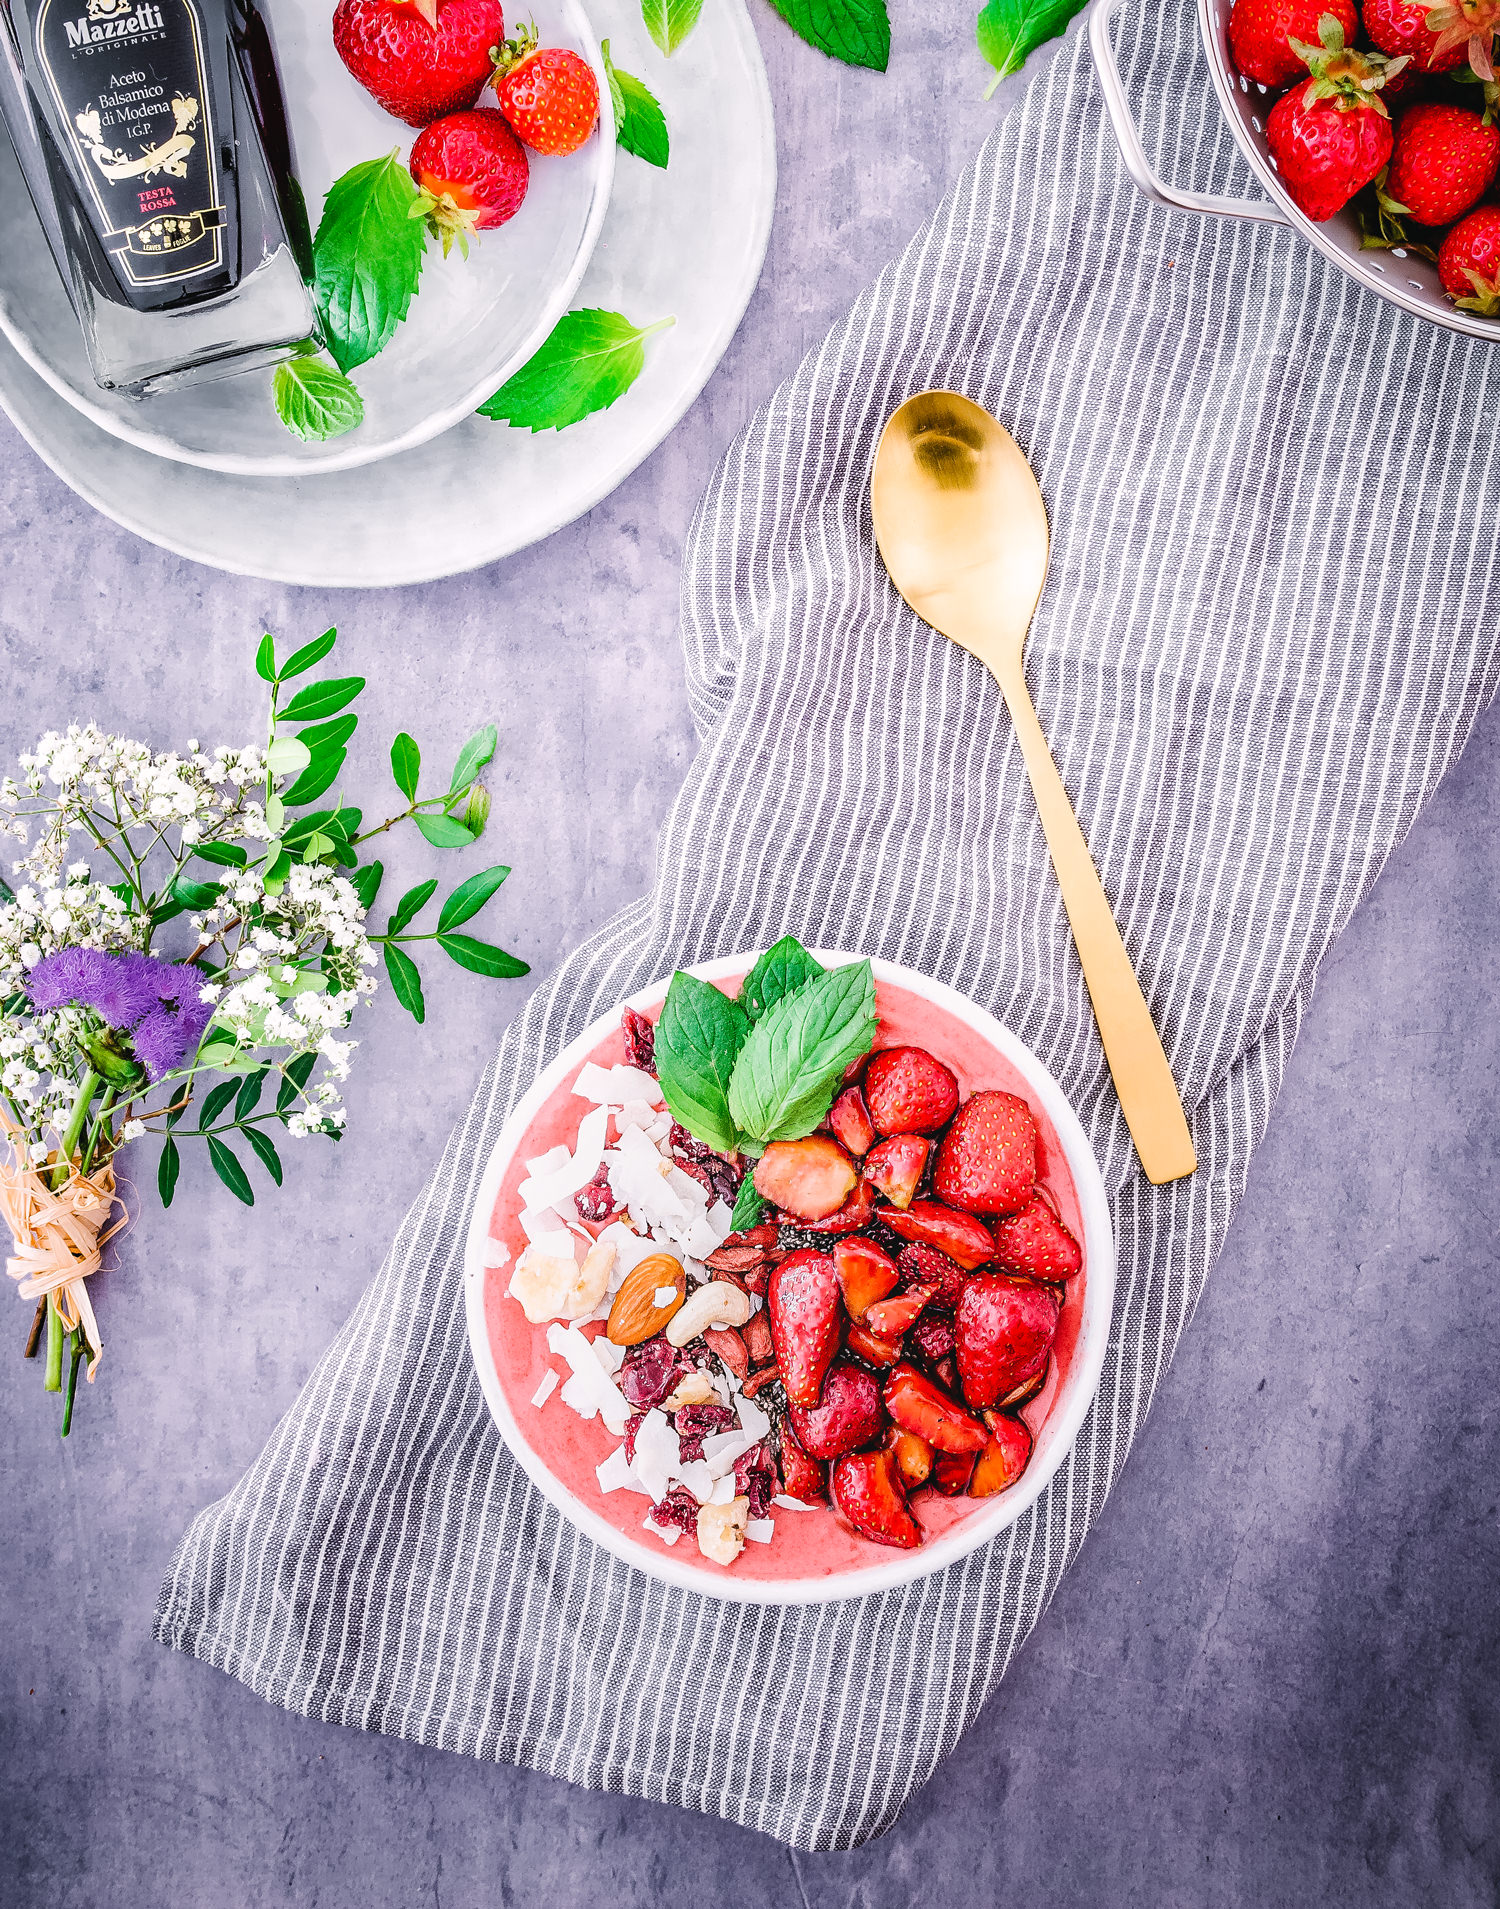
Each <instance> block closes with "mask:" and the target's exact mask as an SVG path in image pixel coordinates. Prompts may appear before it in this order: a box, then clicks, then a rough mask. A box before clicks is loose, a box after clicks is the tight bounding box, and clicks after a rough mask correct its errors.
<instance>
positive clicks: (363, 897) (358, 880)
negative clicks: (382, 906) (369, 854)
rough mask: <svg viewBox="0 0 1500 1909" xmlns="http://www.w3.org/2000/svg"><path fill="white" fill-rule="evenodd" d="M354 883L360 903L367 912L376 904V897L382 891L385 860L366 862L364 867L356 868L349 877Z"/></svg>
mask: <svg viewBox="0 0 1500 1909" xmlns="http://www.w3.org/2000/svg"><path fill="white" fill-rule="evenodd" d="M349 879H350V881H351V882H353V884H354V892H355V894H356V895H358V896H359V905H360V907H361V908H363V909H364V911H365V913H366V914H369V912H370V910H371V909H372V908H373V907H374V906H375V897H376V896H377V895H378V894H379V893H380V884H381V882H382V881H383V880H384V879H385V863H384V862H366V863H365V865H364V867H363V868H357V869H355V871H354V873H353V874H352V875H351V876H350V877H349Z"/></svg>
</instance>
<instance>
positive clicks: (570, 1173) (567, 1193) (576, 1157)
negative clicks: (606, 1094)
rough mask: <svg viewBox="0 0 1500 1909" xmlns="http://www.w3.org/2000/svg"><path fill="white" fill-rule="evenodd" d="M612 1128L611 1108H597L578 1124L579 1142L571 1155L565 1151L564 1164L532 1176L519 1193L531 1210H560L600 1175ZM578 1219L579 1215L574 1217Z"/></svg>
mask: <svg viewBox="0 0 1500 1909" xmlns="http://www.w3.org/2000/svg"><path fill="white" fill-rule="evenodd" d="M608 1127H609V1108H608V1107H595V1108H593V1109H591V1110H590V1112H588V1113H586V1114H585V1115H584V1117H583V1119H582V1120H580V1121H579V1123H578V1140H577V1143H576V1145H575V1147H574V1149H573V1152H572V1153H571V1154H570V1153H569V1152H568V1150H567V1148H566V1147H564V1148H563V1149H562V1154H563V1158H562V1161H561V1162H560V1163H559V1164H558V1165H556V1166H552V1167H549V1168H548V1169H547V1171H546V1172H544V1173H533V1174H532V1176H531V1178H530V1179H529V1180H523V1181H522V1182H521V1184H520V1186H519V1187H518V1188H517V1189H516V1192H517V1195H518V1196H519V1198H520V1199H521V1200H522V1201H523V1202H524V1203H525V1204H526V1206H528V1207H544V1206H557V1205H559V1204H560V1203H561V1202H562V1201H564V1200H571V1199H572V1197H573V1195H574V1194H575V1193H578V1192H580V1191H581V1190H582V1189H583V1188H584V1187H586V1186H587V1185H588V1183H589V1181H590V1180H592V1179H593V1177H594V1175H595V1174H596V1173H597V1172H598V1171H599V1165H600V1162H601V1161H602V1160H603V1158H604V1138H605V1134H606V1132H607V1131H608ZM574 1217H575V1218H576V1217H577V1215H576V1212H575V1214H574Z"/></svg>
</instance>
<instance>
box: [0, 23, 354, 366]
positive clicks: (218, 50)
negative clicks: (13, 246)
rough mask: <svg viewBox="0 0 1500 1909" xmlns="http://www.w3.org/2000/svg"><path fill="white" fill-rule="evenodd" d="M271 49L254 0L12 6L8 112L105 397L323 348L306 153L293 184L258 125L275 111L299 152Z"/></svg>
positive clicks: (3, 56)
mask: <svg viewBox="0 0 1500 1909" xmlns="http://www.w3.org/2000/svg"><path fill="white" fill-rule="evenodd" d="M268 49H269V40H268V37H267V35H266V33H265V28H264V23H263V22H262V21H261V20H260V17H259V15H258V14H256V13H255V11H254V8H253V4H251V0H0V112H3V116H4V118H5V122H6V126H7V128H8V130H9V132H10V135H11V143H12V144H13V145H14V146H15V148H16V153H17V157H18V159H19V160H20V163H21V168H22V171H23V173H24V175H25V177H26V182H27V185H28V187H29V188H30V191H31V195H32V198H33V199H34V201H35V202H36V206H37V210H38V213H39V214H40V216H41V220H42V225H43V229H44V230H45V232H46V234H47V237H48V239H49V241H50V242H51V245H52V250H53V253H54V256H55V257H56V258H57V263H58V267H59V269H60V271H61V272H62V276H63V282H64V284H65V285H66V287H67V289H68V291H69V294H70V296H71V297H72V300H73V304H74V308H75V310H76V311H77V314H78V317H79V320H80V322H81V324H82V326H83V330H84V336H85V341H86V343H87V345H88V348H89V355H90V360H91V366H92V370H93V373H94V377H95V379H96V380H97V381H98V383H100V384H101V385H104V386H106V387H114V388H123V389H125V390H127V391H130V392H133V393H144V392H146V391H150V390H155V389H159V388H161V387H162V386H164V385H168V384H174V383H181V382H184V381H187V380H190V379H193V378H201V377H221V376H224V375H226V374H227V373H229V372H231V371H237V370H241V369H246V368H249V367H250V366H253V365H264V364H267V363H271V362H274V361H275V360H276V359H277V358H279V357H283V356H285V355H287V353H288V351H289V350H290V349H291V348H292V347H293V346H295V345H296V344H297V343H298V342H300V341H301V340H303V339H306V338H308V337H315V336H316V319H315V316H314V312H313V308H312V304H311V301H310V299H309V298H308V296H307V292H306V287H305V285H304V284H303V282H302V276H301V272H300V270H299V268H298V264H297V261H296V259H295V257H294V256H293V248H292V246H291V245H290V243H289V241H288V237H287V229H286V226H287V220H286V217H285V216H284V213H283V207H282V204H281V203H280V200H279V198H278V192H280V193H283V194H286V195H288V203H289V209H290V204H291V201H290V194H292V193H294V192H295V184H294V182H291V178H290V170H289V152H288V153H287V170H286V176H285V177H284V178H281V179H278V178H277V177H276V176H274V175H273V172H272V169H271V167H270V166H269V164H268V162H267V157H266V150H265V140H264V138H263V133H262V128H261V126H260V125H259V124H258V123H257V114H256V111H255V106H256V104H257V103H259V105H260V108H261V112H262V113H263V114H267V113H268V114H269V115H270V116H271V117H272V120H273V123H272V124H270V125H268V126H267V127H266V129H265V130H266V131H267V132H269V133H271V134H272V136H273V139H274V141H275V143H276V144H278V145H279V146H280V147H281V148H282V149H283V150H285V149H286V138H285V116H284V110H283V108H282V106H281V101H280V95H279V90H278V89H277V87H276V83H275V69H274V66H273V65H272V64H271V63H270V60H269V57H268ZM247 51H253V53H254V55H255V58H254V61H253V65H252V68H251V72H250V75H249V78H250V81H251V84H250V86H249V87H247V83H246V82H247V74H246V71H245V70H244V68H243V67H242V63H241V62H242V57H243V56H244V55H245V54H246V53H247ZM7 81H8V84H7Z"/></svg>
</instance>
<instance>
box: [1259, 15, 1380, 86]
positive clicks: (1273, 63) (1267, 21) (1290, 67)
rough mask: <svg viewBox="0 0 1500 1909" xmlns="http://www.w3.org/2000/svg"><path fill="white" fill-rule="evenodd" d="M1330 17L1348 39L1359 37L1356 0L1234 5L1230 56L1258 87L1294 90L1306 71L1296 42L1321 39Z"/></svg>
mask: <svg viewBox="0 0 1500 1909" xmlns="http://www.w3.org/2000/svg"><path fill="white" fill-rule="evenodd" d="M1325 13H1331V14H1332V15H1333V17H1334V19H1335V20H1337V21H1338V23H1339V25H1340V26H1341V27H1342V28H1343V30H1344V38H1345V39H1346V40H1352V39H1353V38H1354V35H1355V33H1356V31H1357V29H1358V27H1359V16H1358V15H1357V14H1356V13H1355V11H1354V7H1353V4H1352V0H1234V6H1233V8H1232V9H1231V10H1230V14H1229V51H1230V55H1231V56H1232V58H1233V60H1234V63H1235V65H1236V66H1237V67H1238V68H1239V70H1240V72H1242V73H1243V74H1244V76H1245V78H1246V79H1247V80H1254V81H1255V82H1256V83H1257V85H1260V86H1275V87H1282V86H1290V85H1291V83H1292V81H1293V80H1298V79H1301V77H1302V75H1303V74H1304V73H1305V72H1306V71H1307V68H1306V67H1305V66H1304V65H1303V63H1302V61H1301V60H1300V59H1299V58H1298V56H1297V54H1295V53H1294V52H1293V51H1292V47H1291V42H1292V41H1293V40H1294V39H1296V40H1315V39H1317V37H1318V22H1319V20H1321V19H1322V17H1323V15H1324V14H1325ZM1371 37H1372V38H1373V35H1372V36H1371ZM1376 44H1377V45H1379V44H1381V42H1378V41H1377V42H1376ZM1388 50H1389V51H1391V52H1396V51H1399V50H1401V49H1398V48H1394V47H1392V48H1390V49H1388Z"/></svg>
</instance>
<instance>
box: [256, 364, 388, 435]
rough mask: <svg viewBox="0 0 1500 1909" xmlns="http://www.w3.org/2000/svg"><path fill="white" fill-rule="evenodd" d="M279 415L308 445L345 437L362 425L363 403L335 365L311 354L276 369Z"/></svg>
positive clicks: (275, 390) (288, 427)
mask: <svg viewBox="0 0 1500 1909" xmlns="http://www.w3.org/2000/svg"><path fill="white" fill-rule="evenodd" d="M272 389H273V392H274V395H275V399H276V415H277V417H279V418H280V419H281V421H282V423H283V424H284V425H285V426H286V428H287V429H288V430H289V431H290V432H291V433H292V435H293V437H300V438H301V439H302V440H303V441H304V442H305V443H317V442H320V441H321V440H323V439H324V438H331V437H342V435H343V434H344V432H345V431H352V430H353V429H354V428H355V426H356V425H358V424H361V423H363V421H364V415H365V403H364V399H363V398H362V397H361V396H360V395H359V392H358V391H357V390H356V389H355V388H354V386H353V385H352V384H351V383H350V382H349V380H348V379H347V378H346V377H345V376H344V374H343V372H342V371H340V370H339V369H338V367H337V366H336V365H331V364H329V363H328V362H327V361H326V359H323V358H319V357H316V356H315V355H313V354H312V353H311V352H305V353H302V354H301V355H300V356H298V357H296V358H289V359H288V360H287V362H286V363H285V364H281V365H278V366H277V367H276V377H275V381H274V384H273V386H272Z"/></svg>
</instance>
